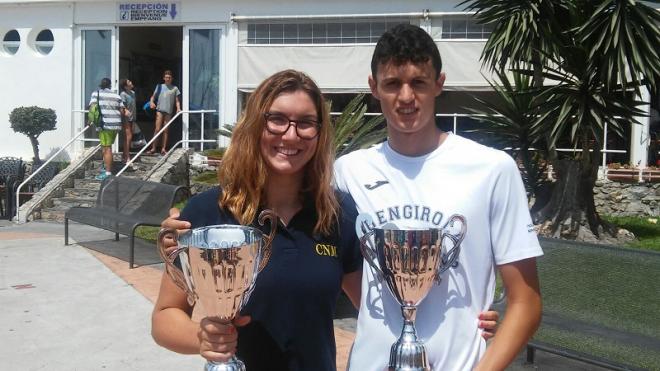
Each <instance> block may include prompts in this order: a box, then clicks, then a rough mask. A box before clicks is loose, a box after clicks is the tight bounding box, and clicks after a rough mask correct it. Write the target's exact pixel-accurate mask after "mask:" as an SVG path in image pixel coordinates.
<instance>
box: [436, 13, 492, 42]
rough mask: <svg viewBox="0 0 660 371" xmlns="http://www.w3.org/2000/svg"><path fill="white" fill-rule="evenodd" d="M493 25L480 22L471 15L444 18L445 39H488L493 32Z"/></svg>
mask: <svg viewBox="0 0 660 371" xmlns="http://www.w3.org/2000/svg"><path fill="white" fill-rule="evenodd" d="M492 30H493V27H492V25H482V24H478V23H477V21H476V20H475V19H474V18H472V17H471V16H468V15H466V16H455V17H445V18H442V36H441V38H443V39H482V40H483V39H487V38H488V37H489V36H490V33H491V32H492Z"/></svg>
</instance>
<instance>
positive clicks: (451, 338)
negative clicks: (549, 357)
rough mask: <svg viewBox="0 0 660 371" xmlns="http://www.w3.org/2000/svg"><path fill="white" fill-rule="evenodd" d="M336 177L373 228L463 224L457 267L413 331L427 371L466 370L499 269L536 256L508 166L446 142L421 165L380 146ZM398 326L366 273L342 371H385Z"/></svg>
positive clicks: (517, 180)
mask: <svg viewBox="0 0 660 371" xmlns="http://www.w3.org/2000/svg"><path fill="white" fill-rule="evenodd" d="M335 177H336V183H337V184H336V185H337V188H339V189H341V190H344V191H348V192H350V194H351V195H352V196H353V198H354V199H355V202H356V205H357V208H358V211H359V212H360V213H369V214H371V216H372V218H373V220H374V222H375V223H376V225H377V226H381V225H383V224H386V223H389V222H392V223H394V224H396V225H397V226H400V227H442V226H444V225H445V223H446V222H447V220H448V219H449V217H450V216H451V215H453V214H460V215H463V216H464V217H465V219H466V223H467V232H466V235H465V239H464V240H463V242H462V244H461V251H460V255H459V257H458V261H459V265H458V266H457V267H456V268H450V269H448V270H447V271H446V272H444V273H443V275H442V281H441V283H440V285H439V286H438V285H434V286H433V288H432V289H431V291H430V292H429V294H428V296H427V297H426V298H425V299H424V300H423V301H422V302H421V303H420V305H418V307H417V308H418V309H417V318H416V322H415V327H416V329H417V335H418V337H419V339H420V340H421V341H423V342H424V344H425V347H426V351H427V355H428V358H429V363H430V366H431V368H432V369H433V370H443V371H445V370H471V369H472V368H473V367H474V366H475V365H476V364H477V362H478V361H479V359H480V358H481V356H482V355H483V353H484V351H485V349H486V342H485V340H484V339H483V338H482V337H481V331H482V330H480V329H479V328H478V315H479V313H480V312H481V311H484V310H488V308H489V307H490V305H491V303H492V301H493V296H494V291H495V273H496V271H495V270H496V266H497V265H501V264H506V263H510V262H514V261H518V260H522V259H525V258H530V257H536V256H540V255H542V254H543V252H542V250H541V247H540V246H539V242H538V239H537V237H536V233H535V232H534V230H533V224H532V221H531V218H530V215H529V210H528V205H527V197H526V194H525V190H524V186H523V183H522V179H521V177H520V173H519V171H518V168H517V166H516V164H515V162H514V161H513V159H512V158H511V157H510V156H509V155H508V154H506V153H505V152H502V151H499V150H495V149H492V148H489V147H485V146H483V145H480V144H478V143H476V142H473V141H471V140H468V139H465V138H462V137H459V136H458V135H453V134H450V135H449V136H448V137H447V138H446V140H445V141H444V142H443V144H442V145H440V146H439V147H438V148H437V149H436V150H434V151H433V152H431V153H429V154H427V155H424V156H419V157H407V156H403V155H401V154H399V153H396V152H395V151H393V150H392V149H391V148H390V147H389V145H388V143H387V142H385V143H381V144H379V145H377V146H374V147H372V148H370V149H366V150H360V151H355V152H352V153H350V154H348V155H346V156H343V157H341V158H340V159H339V160H337V162H336V164H335ZM402 326H403V317H402V315H401V309H400V305H399V304H398V303H397V301H396V300H395V299H394V297H393V296H392V294H391V292H390V291H389V289H388V288H387V286H386V284H382V283H380V282H377V281H376V280H375V279H374V274H373V272H372V270H371V268H370V267H369V265H368V264H364V267H363V279H362V297H361V300H360V314H359V316H358V324H357V334H356V339H355V343H354V345H353V349H352V352H351V356H350V360H349V369H350V370H359V371H368V370H374V371H382V370H383V369H384V368H386V367H387V365H388V361H389V353H390V347H391V345H392V344H393V343H394V342H395V341H396V340H397V339H398V337H399V335H400V334H401V328H402Z"/></svg>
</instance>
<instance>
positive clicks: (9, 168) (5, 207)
mask: <svg viewBox="0 0 660 371" xmlns="http://www.w3.org/2000/svg"><path fill="white" fill-rule="evenodd" d="M24 174H25V163H24V162H23V160H21V159H20V158H16V157H2V158H0V216H2V217H5V218H7V219H11V217H12V215H13V214H12V205H13V199H14V198H13V194H12V190H13V185H14V183H15V182H17V181H18V182H21V181H22V180H23V176H24Z"/></svg>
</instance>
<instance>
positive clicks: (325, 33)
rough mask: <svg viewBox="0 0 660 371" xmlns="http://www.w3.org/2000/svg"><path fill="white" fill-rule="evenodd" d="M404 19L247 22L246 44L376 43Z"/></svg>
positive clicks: (405, 21)
mask: <svg viewBox="0 0 660 371" xmlns="http://www.w3.org/2000/svg"><path fill="white" fill-rule="evenodd" d="M399 23H409V22H408V21H407V20H379V21H358V22H314V23H249V24H248V27H247V31H248V32H247V43H248V44H269V45H272V44H355V43H358V44H365V43H375V42H377V41H378V38H379V37H380V35H382V34H383V33H384V32H385V30H387V29H389V28H391V27H393V26H395V25H397V24H399Z"/></svg>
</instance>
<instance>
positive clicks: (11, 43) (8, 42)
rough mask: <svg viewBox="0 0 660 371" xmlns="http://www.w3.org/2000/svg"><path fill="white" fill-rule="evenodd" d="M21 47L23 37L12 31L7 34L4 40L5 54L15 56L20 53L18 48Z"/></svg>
mask: <svg viewBox="0 0 660 371" xmlns="http://www.w3.org/2000/svg"><path fill="white" fill-rule="evenodd" d="M20 45H21V35H19V34H18V31H16V30H11V31H9V32H7V33H6V34H5V36H4V37H3V38H2V49H3V50H4V51H5V53H7V54H9V55H14V54H16V52H18V48H19V47H20Z"/></svg>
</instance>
